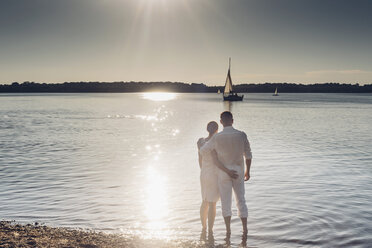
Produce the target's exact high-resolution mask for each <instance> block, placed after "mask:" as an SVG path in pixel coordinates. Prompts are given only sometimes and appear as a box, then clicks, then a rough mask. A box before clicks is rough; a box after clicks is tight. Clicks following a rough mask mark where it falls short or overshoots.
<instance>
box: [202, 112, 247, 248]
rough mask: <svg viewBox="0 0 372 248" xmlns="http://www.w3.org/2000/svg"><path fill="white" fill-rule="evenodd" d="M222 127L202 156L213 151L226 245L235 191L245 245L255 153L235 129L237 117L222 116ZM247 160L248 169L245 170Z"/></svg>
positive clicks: (225, 113)
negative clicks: (247, 193)
mask: <svg viewBox="0 0 372 248" xmlns="http://www.w3.org/2000/svg"><path fill="white" fill-rule="evenodd" d="M220 121H221V124H222V125H223V127H224V129H223V131H221V132H220V133H218V134H215V135H214V136H213V138H212V139H211V140H210V141H208V142H207V143H206V144H205V145H204V146H203V147H201V149H200V153H201V154H202V155H203V153H207V152H212V154H214V158H215V164H216V165H217V166H218V167H219V168H220V170H219V171H218V187H219V191H220V195H221V208H222V215H223V217H224V220H225V225H226V242H227V243H229V242H230V235H231V228H230V222H231V215H232V213H231V201H232V190H234V193H235V201H236V205H237V208H238V215H239V217H240V219H241V221H242V225H243V238H242V243H243V244H245V242H246V240H247V235H248V228H247V217H248V208H247V204H246V201H245V190H244V181H248V180H249V178H250V168H251V161H252V153H251V148H250V144H249V141H248V139H247V135H246V134H245V133H244V132H242V131H239V130H236V129H234V128H233V127H232V124H233V122H234V119H233V115H232V114H231V112H229V111H225V112H223V113H221V120H220ZM244 158H245V164H246V170H245V171H244Z"/></svg>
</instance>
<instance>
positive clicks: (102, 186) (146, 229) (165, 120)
mask: <svg viewBox="0 0 372 248" xmlns="http://www.w3.org/2000/svg"><path fill="white" fill-rule="evenodd" d="M224 110H231V111H232V112H233V114H234V118H235V127H236V128H238V129H242V130H244V131H246V133H247V135H248V138H249V140H250V142H251V147H252V151H253V157H254V158H253V163H252V172H251V180H250V181H249V182H247V183H246V198H247V203H248V208H249V218H248V222H249V237H248V244H249V246H252V247H306V246H308V247H314V246H315V247H351V246H353V247H371V245H372V238H371V236H370V234H371V233H372V224H371V223H372V208H371V206H372V167H371V165H372V147H371V140H372V126H371V123H372V95H367V94H366V95H363V94H281V95H280V96H278V97H272V96H271V94H246V95H245V97H244V102H236V103H232V104H228V103H224V102H222V101H221V99H220V96H219V95H217V94H166V95H162V94H143V93H138V94H1V95H0V188H1V190H0V204H1V205H0V218H2V219H8V220H9V219H15V220H17V221H21V222H27V223H29V222H33V221H39V222H43V223H46V224H48V225H53V226H70V227H71V226H72V227H82V228H90V229H95V230H103V231H108V232H117V233H132V234H138V235H141V236H144V237H147V238H152V237H155V238H172V239H173V238H176V239H190V240H197V239H198V238H199V235H200V230H201V226H200V223H199V206H200V202H201V196H200V188H199V167H198V163H197V152H196V141H197V140H198V138H199V137H202V136H206V132H205V127H206V124H207V122H208V121H210V120H216V121H218V119H219V113H220V112H221V111H224ZM219 205H220V204H218V209H217V219H216V225H215V238H216V244H222V243H223V237H224V224H223V220H222V217H221V211H220V206H219ZM233 213H234V215H235V216H234V217H233V221H232V230H233V235H232V242H233V245H236V244H238V243H239V242H240V232H241V226H240V220H239V219H238V218H237V216H236V209H235V208H234V211H233Z"/></svg>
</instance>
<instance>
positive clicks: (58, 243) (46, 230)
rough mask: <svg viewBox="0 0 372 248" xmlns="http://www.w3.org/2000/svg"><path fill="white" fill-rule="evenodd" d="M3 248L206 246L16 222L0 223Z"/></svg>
mask: <svg viewBox="0 0 372 248" xmlns="http://www.w3.org/2000/svg"><path fill="white" fill-rule="evenodd" d="M0 247H3V248H10V247H12V248H13V247H63V248H68V247H71V248H72V247H83V248H98V247H107V248H108V247H110V248H115V247H164V248H165V247H166V248H173V247H206V246H205V245H203V244H202V243H199V242H191V241H163V240H154V239H151V240H147V239H141V238H139V237H135V236H121V235H117V234H106V233H103V232H94V231H82V230H76V229H70V228H62V227H48V226H44V225H40V224H39V223H37V222H36V223H34V224H26V225H21V224H17V223H16V222H13V221H1V222H0Z"/></svg>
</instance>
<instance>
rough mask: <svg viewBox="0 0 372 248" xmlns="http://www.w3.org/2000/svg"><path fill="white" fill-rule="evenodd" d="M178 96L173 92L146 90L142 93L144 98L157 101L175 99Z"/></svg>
mask: <svg viewBox="0 0 372 248" xmlns="http://www.w3.org/2000/svg"><path fill="white" fill-rule="evenodd" d="M176 96H177V94H176V93H172V92H146V93H143V95H142V97H143V99H146V100H151V101H157V102H158V101H169V100H173V99H175V98H176Z"/></svg>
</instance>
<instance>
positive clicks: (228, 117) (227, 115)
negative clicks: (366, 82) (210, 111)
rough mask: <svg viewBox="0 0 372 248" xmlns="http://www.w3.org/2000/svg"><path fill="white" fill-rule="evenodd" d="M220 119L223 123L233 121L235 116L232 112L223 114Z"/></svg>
mask: <svg viewBox="0 0 372 248" xmlns="http://www.w3.org/2000/svg"><path fill="white" fill-rule="evenodd" d="M220 117H221V120H222V121H223V122H226V121H231V120H232V119H233V115H232V113H231V112H230V111H225V112H222V113H221V116H220Z"/></svg>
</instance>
